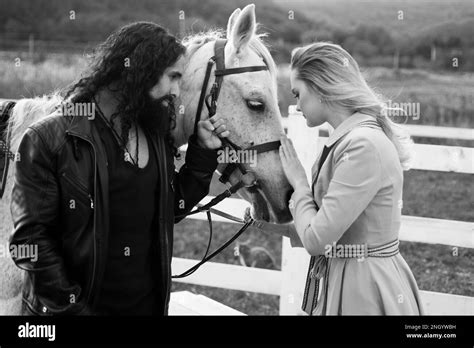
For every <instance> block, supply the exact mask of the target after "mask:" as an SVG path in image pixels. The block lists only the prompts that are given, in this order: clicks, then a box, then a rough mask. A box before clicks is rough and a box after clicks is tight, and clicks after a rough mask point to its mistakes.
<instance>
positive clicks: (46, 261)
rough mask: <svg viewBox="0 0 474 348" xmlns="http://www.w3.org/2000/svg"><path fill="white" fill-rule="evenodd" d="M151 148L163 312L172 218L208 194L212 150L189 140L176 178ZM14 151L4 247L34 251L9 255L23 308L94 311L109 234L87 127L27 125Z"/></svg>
mask: <svg viewBox="0 0 474 348" xmlns="http://www.w3.org/2000/svg"><path fill="white" fill-rule="evenodd" d="M152 143H153V146H154V149H155V153H156V154H157V163H158V168H159V174H160V180H159V186H160V190H159V192H160V193H159V197H157V203H158V204H157V207H158V209H157V211H156V213H155V216H154V221H155V224H154V226H155V229H156V231H155V232H156V235H155V237H156V238H155V240H156V242H154V245H153V248H154V249H153V251H154V253H155V255H158V258H159V263H160V267H158V269H159V270H160V271H159V272H160V274H159V275H158V276H159V281H158V286H159V291H160V294H159V296H161V297H160V298H161V301H160V302H161V304H162V307H160V308H159V312H160V313H161V310H162V311H163V314H164V315H166V314H167V313H168V304H169V293H170V287H171V257H172V251H173V225H174V223H176V222H178V221H179V220H181V219H182V218H180V219H178V218H175V215H179V214H183V213H185V212H188V211H190V210H191V209H192V208H193V207H194V206H195V205H196V204H197V203H198V202H199V201H200V200H201V199H202V198H203V197H204V196H206V195H207V194H208V192H209V185H210V182H211V179H212V174H213V172H214V170H215V169H216V167H217V150H208V149H203V148H200V147H199V146H198V145H197V143H196V139H195V137H194V136H191V137H190V139H189V143H188V150H187V153H186V158H185V164H184V165H183V166H182V167H181V169H180V171H179V173H178V172H177V171H176V170H175V166H174V157H173V155H172V152H171V149H170V147H169V146H168V145H167V144H166V142H165V141H164V139H163V138H162V137H161V136H158V135H157V136H153V137H152ZM18 152H19V155H20V158H19V161H16V162H15V166H16V173H15V183H14V186H13V192H12V202H11V213H12V218H13V223H14V231H13V234H12V236H11V239H10V243H11V245H16V246H17V247H19V246H20V247H21V246H26V245H28V246H33V248H32V249H30V250H35V249H34V248H36V246H37V251H38V253H37V260H36V261H34V259H35V257H34V256H33V257H32V255H27V256H29V257H24V255H23V257H21V256H22V255H20V254H21V253H18V255H16V257H14V258H13V261H14V262H15V263H16V265H17V266H18V267H20V268H21V269H24V270H26V271H27V272H26V274H25V283H24V288H23V302H24V303H23V306H24V309H26V312H27V313H29V314H39V315H59V314H71V315H80V314H94V306H95V304H96V302H97V298H98V293H99V290H100V288H101V282H102V278H103V274H104V270H105V262H106V255H107V245H108V236H109V212H108V211H109V202H108V197H109V194H108V171H107V157H106V152H105V148H104V146H103V144H102V141H101V139H100V136H99V134H98V131H97V129H96V127H95V126H94V122H93V121H91V120H88V119H87V118H86V117H79V116H76V117H65V116H60V115H54V114H53V115H52V116H49V117H48V118H46V119H44V120H41V121H39V122H36V123H35V124H33V125H32V126H30V127H29V128H28V130H27V131H26V132H25V134H24V136H23V139H22V141H21V144H20V146H19V149H18ZM150 153H151V152H150ZM182 200H184V209H183V204H180V203H182ZM129 203H130V204H133V202H129ZM125 281H133V279H124V282H125Z"/></svg>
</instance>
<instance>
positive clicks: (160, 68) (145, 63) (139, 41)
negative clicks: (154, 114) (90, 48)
mask: <svg viewBox="0 0 474 348" xmlns="http://www.w3.org/2000/svg"><path fill="white" fill-rule="evenodd" d="M185 51H186V48H185V47H184V46H183V45H182V44H181V43H180V42H179V41H178V40H177V39H176V38H175V37H174V36H173V35H171V34H170V33H169V32H168V31H167V30H166V29H164V28H163V27H161V26H159V25H157V24H155V23H151V22H136V23H132V24H129V25H126V26H124V27H122V28H121V29H119V30H118V31H116V32H114V33H113V34H112V35H110V36H109V37H108V38H107V40H106V41H105V42H104V43H102V44H100V45H99V46H97V47H96V48H95V50H94V52H93V54H92V62H91V65H90V71H89V72H88V73H87V74H86V75H84V76H83V77H82V78H81V79H80V80H79V81H77V82H76V83H75V84H73V85H72V86H70V87H69V88H68V89H67V90H66V91H65V95H64V99H65V100H66V99H68V98H69V97H70V98H71V100H70V101H71V102H73V103H80V102H89V101H91V100H92V98H93V97H94V95H96V94H97V92H98V91H99V90H100V89H102V88H104V87H107V88H110V86H112V85H113V88H114V89H113V90H112V92H114V94H115V95H116V98H117V99H118V100H119V104H118V107H117V112H116V113H115V114H113V115H112V117H111V121H112V124H113V120H114V119H115V117H117V116H119V115H120V116H121V121H122V122H121V127H122V129H121V130H122V139H123V144H127V142H128V133H129V130H130V128H131V126H132V120H135V121H136V120H137V115H139V113H140V111H142V110H143V109H144V108H145V106H146V101H147V99H146V98H147V97H148V93H149V91H150V90H151V88H152V87H153V86H155V85H156V84H157V83H158V81H159V80H160V78H161V77H162V76H163V72H164V71H165V69H166V68H168V67H170V66H171V65H173V64H174V63H176V61H177V60H178V59H179V58H180V56H182V55H184V53H185ZM170 117H171V120H170V121H169V125H170V129H169V130H168V131H167V135H166V141H167V142H168V144H169V145H170V147H171V148H172V149H173V154H174V156H176V157H179V151H178V149H177V148H176V147H175V146H174V139H173V138H172V136H171V130H172V129H174V128H175V127H176V114H175V113H174V111H173V112H170Z"/></svg>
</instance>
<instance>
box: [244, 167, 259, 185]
mask: <svg viewBox="0 0 474 348" xmlns="http://www.w3.org/2000/svg"><path fill="white" fill-rule="evenodd" d="M239 180H240V181H241V182H242V183H243V184H244V187H246V188H250V187H253V186H257V184H258V180H257V176H256V175H255V173H254V172H253V171H252V170H247V171H246V172H245V173H244V174H242V175H241V177H240V179H239Z"/></svg>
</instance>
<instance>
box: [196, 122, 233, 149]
mask: <svg viewBox="0 0 474 348" xmlns="http://www.w3.org/2000/svg"><path fill="white" fill-rule="evenodd" d="M229 134H230V132H229V131H228V130H226V127H225V124H224V120H222V119H221V118H217V117H216V116H213V117H211V118H210V119H207V120H203V121H199V122H198V127H197V140H196V141H197V143H198V145H199V146H200V147H203V148H205V149H210V150H216V149H219V148H220V147H222V142H221V140H220V139H219V138H225V137H228V136H229Z"/></svg>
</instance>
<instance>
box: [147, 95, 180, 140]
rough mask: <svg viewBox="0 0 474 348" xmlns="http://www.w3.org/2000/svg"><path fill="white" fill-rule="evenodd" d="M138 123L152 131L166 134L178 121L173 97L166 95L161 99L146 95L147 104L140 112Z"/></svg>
mask: <svg viewBox="0 0 474 348" xmlns="http://www.w3.org/2000/svg"><path fill="white" fill-rule="evenodd" d="M138 123H139V125H140V126H141V127H143V128H145V129H147V130H149V131H150V132H152V133H155V132H156V133H158V134H160V135H161V136H163V137H164V136H166V135H167V134H168V133H169V132H170V130H171V127H173V128H174V126H175V123H176V113H175V107H174V103H173V97H172V96H170V95H165V96H163V97H161V98H159V99H153V98H151V97H150V96H146V101H145V106H144V107H143V109H142V110H141V111H140V112H139V114H138Z"/></svg>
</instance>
